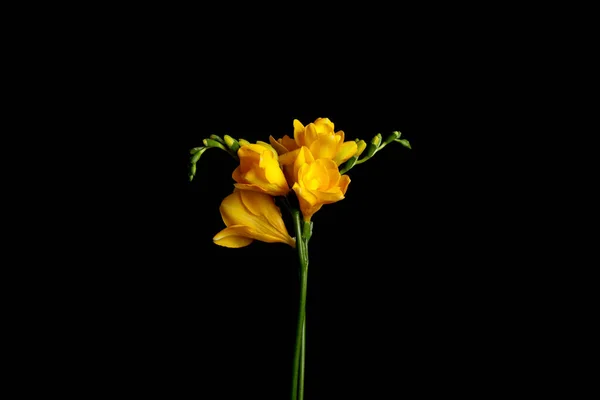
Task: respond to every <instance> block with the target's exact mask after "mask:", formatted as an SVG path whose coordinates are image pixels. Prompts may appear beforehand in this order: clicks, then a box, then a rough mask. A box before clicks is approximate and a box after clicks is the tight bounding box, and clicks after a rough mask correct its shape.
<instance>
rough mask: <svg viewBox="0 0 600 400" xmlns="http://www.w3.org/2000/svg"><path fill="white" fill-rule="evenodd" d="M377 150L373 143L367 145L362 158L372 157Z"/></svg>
mask: <svg viewBox="0 0 600 400" xmlns="http://www.w3.org/2000/svg"><path fill="white" fill-rule="evenodd" d="M376 150H377V145H376V144H373V142H371V143H369V145H368V146H367V151H366V153H367V154H365V156H364V157H363V158H371V157H372V156H373V154H375V151H376Z"/></svg>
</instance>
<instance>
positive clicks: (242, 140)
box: [238, 139, 250, 146]
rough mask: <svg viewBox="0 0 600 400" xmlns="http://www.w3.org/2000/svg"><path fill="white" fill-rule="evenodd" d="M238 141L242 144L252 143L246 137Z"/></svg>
mask: <svg viewBox="0 0 600 400" xmlns="http://www.w3.org/2000/svg"><path fill="white" fill-rule="evenodd" d="M238 142H239V143H240V146H248V145H249V144H250V142H249V141H247V140H246V139H240V140H238Z"/></svg>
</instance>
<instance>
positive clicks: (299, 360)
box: [292, 210, 310, 400]
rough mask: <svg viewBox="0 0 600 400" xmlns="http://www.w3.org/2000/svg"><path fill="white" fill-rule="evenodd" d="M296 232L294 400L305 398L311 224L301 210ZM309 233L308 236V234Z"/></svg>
mask: <svg viewBox="0 0 600 400" xmlns="http://www.w3.org/2000/svg"><path fill="white" fill-rule="evenodd" d="M292 217H293V220H294V230H295V232H296V248H297V249H298V259H299V261H300V305H299V310H298V325H297V326H296V344H295V347H294V369H293V374H292V379H293V380H292V400H302V399H303V397H304V363H305V357H304V355H305V342H306V289H307V283H308V239H309V237H310V222H303V221H302V219H301V213H300V211H299V210H292ZM307 233H308V234H307Z"/></svg>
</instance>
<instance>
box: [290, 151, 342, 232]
mask: <svg viewBox="0 0 600 400" xmlns="http://www.w3.org/2000/svg"><path fill="white" fill-rule="evenodd" d="M280 161H281V163H282V164H283V165H284V168H285V169H286V175H288V179H289V180H290V181H292V182H293V187H292V189H293V190H294V192H296V196H297V197H298V201H299V203H300V209H301V210H302V215H303V216H304V220H306V221H310V218H311V217H312V215H313V214H314V213H316V212H317V211H319V209H321V207H322V206H323V204H330V203H335V202H337V201H340V200H342V199H344V195H345V194H346V190H347V189H348V184H349V183H350V177H349V176H348V175H340V171H339V169H338V166H337V165H336V164H335V162H334V161H333V160H329V159H326V158H319V159H315V157H314V156H313V154H312V153H311V151H310V150H309V148H308V147H306V146H302V147H301V148H300V149H298V150H294V151H293V152H289V153H286V154H284V155H282V156H281V157H280Z"/></svg>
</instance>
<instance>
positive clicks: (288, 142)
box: [281, 135, 300, 151]
mask: <svg viewBox="0 0 600 400" xmlns="http://www.w3.org/2000/svg"><path fill="white" fill-rule="evenodd" d="M281 144H282V145H283V147H285V148H286V149H288V151H292V150H296V149H298V148H300V146H298V144H297V143H296V141H295V140H294V139H292V138H291V137H289V136H288V135H284V136H283V137H282V138H281Z"/></svg>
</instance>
